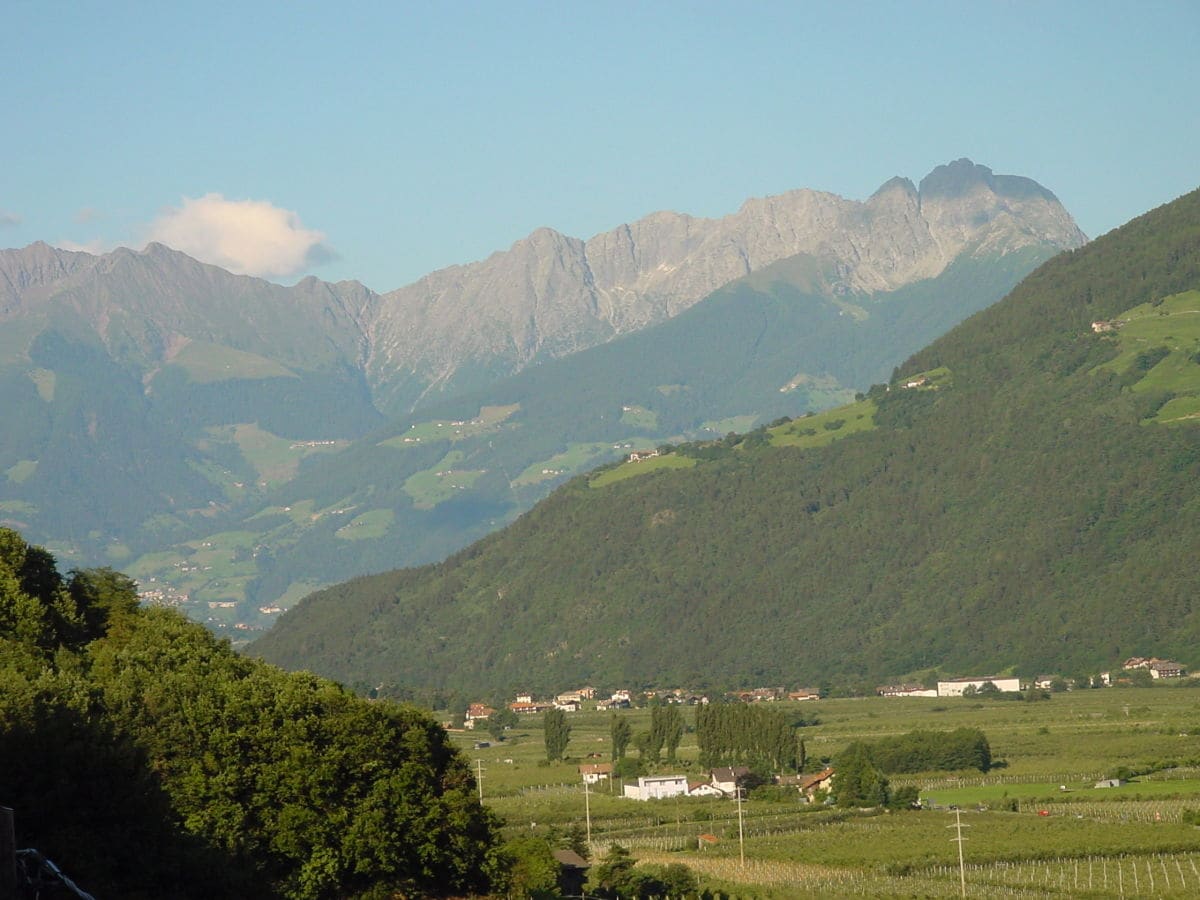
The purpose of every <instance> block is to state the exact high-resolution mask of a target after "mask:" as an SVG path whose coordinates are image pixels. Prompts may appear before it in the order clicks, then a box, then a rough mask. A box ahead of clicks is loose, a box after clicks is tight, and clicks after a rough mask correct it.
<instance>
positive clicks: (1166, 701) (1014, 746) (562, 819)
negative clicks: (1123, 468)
mask: <svg viewBox="0 0 1200 900" xmlns="http://www.w3.org/2000/svg"><path fill="white" fill-rule="evenodd" d="M782 708H785V709H789V710H794V711H795V713H796V714H797V716H803V717H804V718H805V719H810V720H811V719H812V718H813V717H814V716H815V717H817V718H819V719H820V722H819V724H817V725H813V726H809V727H806V728H804V729H802V731H801V734H802V735H803V737H804V740H805V744H806V746H807V750H808V756H809V760H810V764H809V766H808V768H809V769H815V768H818V767H819V766H820V765H821V764H822V763H823V761H824V760H825V759H833V760H834V762H835V764H836V756H837V754H838V752H839V751H840V750H841V749H842V748H843V747H845V746H846V745H847V744H848V743H849V742H850V741H852V740H856V739H868V740H870V739H873V738H877V737H880V736H883V735H888V734H902V733H905V732H908V731H913V730H916V729H930V730H949V729H953V728H957V727H960V726H969V727H973V728H980V729H982V730H983V731H984V733H985V734H986V735H987V736H988V739H989V741H990V744H991V748H992V754H993V757H994V758H995V759H996V760H998V761H1000V767H998V768H996V769H993V770H992V771H990V772H988V773H986V774H983V773H980V772H958V773H948V772H931V773H926V774H924V775H916V776H894V777H893V778H892V785H893V787H897V786H902V785H907V784H915V785H918V786H919V787H920V788H921V796H922V798H923V800H924V801H925V803H926V805H927V806H931V807H932V808H927V809H923V810H914V811H904V812H878V811H869V810H838V809H831V808H824V807H816V806H813V805H809V804H804V803H801V802H799V799H798V797H797V799H794V800H793V799H791V798H790V797H789V798H788V799H786V800H782V801H778V800H776V801H768V800H760V799H750V800H747V801H746V802H745V803H744V804H743V810H742V812H743V817H744V820H743V823H742V831H743V834H744V853H745V863H744V864H743V863H742V861H741V852H740V850H741V848H740V847H739V841H738V813H737V806H736V804H735V803H733V802H731V801H728V800H722V799H688V798H672V799H668V800H659V801H651V802H645V803H640V802H637V801H632V800H625V799H622V798H620V796H619V793H620V785H619V784H616V785H611V786H610V785H607V784H605V783H601V784H600V785H598V786H597V787H596V788H594V789H592V790H591V791H590V792H589V793H588V795H587V796H586V797H585V796H584V791H583V788H582V785H581V783H580V781H579V776H578V774H577V766H578V765H579V764H580V763H581V762H587V761H592V762H595V761H599V760H605V761H607V760H608V758H609V755H610V753H609V749H610V745H609V738H608V735H609V715H610V714H608V713H599V712H594V711H593V712H587V711H584V712H579V713H575V714H569V715H568V720H569V721H570V723H571V725H572V733H571V743H570V746H569V747H568V754H569V757H570V758H569V760H568V761H567V762H566V763H563V764H554V765H546V764H545V762H544V761H543V757H544V752H543V744H542V731H541V718H540V716H539V717H534V718H531V719H529V720H522V722H521V723H520V725H518V727H516V728H514V729H512V730H510V732H509V736H508V739H507V740H505V741H504V742H502V743H499V744H497V743H493V744H492V746H490V747H487V748H482V749H474V742H476V741H479V740H490V739H489V738H488V737H487V735H486V734H482V733H480V734H472V733H471V732H463V733H460V734H458V735H457V738H458V739H459V740H461V742H462V746H463V747H464V750H465V752H466V753H467V755H468V756H469V758H471V759H472V760H473V761H475V765H477V767H478V771H480V772H481V773H482V790H483V796H484V800H485V802H487V803H488V804H489V805H491V806H492V807H493V808H494V809H495V810H496V811H497V812H498V813H499V814H500V815H502V816H503V817H504V818H505V820H506V822H507V831H508V832H509V834H510V835H513V836H516V835H519V834H530V833H533V834H543V835H547V834H550V835H553V834H554V833H555V832H556V831H560V832H561V831H564V830H566V829H567V828H569V827H572V826H574V825H576V824H578V825H580V826H584V827H586V818H587V816H586V813H588V812H590V819H591V839H592V845H593V852H594V856H598V855H602V854H603V852H604V851H605V849H606V848H607V847H608V846H609V845H611V844H614V843H618V844H621V845H623V846H625V847H628V848H630V849H631V850H632V851H633V852H634V854H635V855H636V856H637V857H638V858H639V859H641V860H645V861H651V862H659V863H666V862H682V863H684V864H686V865H688V866H689V867H691V868H692V869H693V870H694V871H695V872H696V874H697V875H698V876H699V877H700V878H701V881H702V883H703V884H704V885H706V886H708V887H711V888H713V889H721V890H725V891H726V892H729V893H733V894H736V895H739V896H749V895H753V896H757V897H764V898H766V897H771V898H793V897H797V898H799V897H829V896H916V897H942V896H945V897H951V896H958V895H960V891H961V886H960V881H959V879H960V870H959V865H958V845H957V843H956V842H955V841H954V838H955V836H956V835H957V831H956V828H955V822H956V816H961V823H962V826H963V827H962V836H963V838H964V842H963V858H964V871H963V874H964V875H965V879H966V890H967V894H968V895H969V896H975V897H992V896H1014V897H1051V896H1053V897H1121V896H1127V897H1136V896H1154V897H1193V896H1198V895H1200V829H1198V828H1196V827H1195V826H1192V825H1190V824H1186V823H1185V814H1186V813H1188V812H1190V811H1193V810H1200V690H1197V689H1195V688H1191V687H1186V686H1167V687H1163V686H1156V687H1154V688H1107V689H1101V690H1081V691H1072V692H1067V693H1059V694H1054V695H1052V696H1051V699H1049V700H1045V701H1039V702H1022V701H1011V700H993V699H981V698H979V697H974V698H953V699H949V698H936V699H935V698H895V699H884V698H862V699H834V700H829V699H827V700H821V701H817V702H805V703H797V704H790V705H784V706H782ZM622 715H627V716H629V717H630V720H631V724H632V725H633V730H634V733H635V734H636V733H637V732H639V731H642V730H645V729H647V728H648V726H649V712H648V711H647V710H629V711H625V712H623V713H622ZM685 719H686V721H688V722H689V723H690V722H691V720H692V716H691V711H690V710H689V711H686V712H685ZM1193 732H1194V733H1195V734H1193ZM589 754H598V757H589ZM1119 767H1125V768H1126V769H1127V770H1130V771H1132V772H1134V773H1137V772H1146V773H1147V774H1141V775H1136V776H1135V777H1134V778H1132V779H1131V780H1129V781H1128V783H1126V784H1124V785H1122V786H1120V787H1115V788H1097V787H1095V784H1096V782H1098V781H1100V780H1101V779H1103V778H1106V777H1108V776H1110V775H1113V774H1115V773H1116V771H1117V769H1118V768H1119ZM656 771H659V772H686V773H688V774H689V775H690V776H693V777H697V778H700V777H704V775H705V774H706V773H704V772H703V771H702V770H701V769H700V767H699V766H698V764H697V763H696V746H695V743H694V738H693V736H692V735H691V734H690V733H689V734H687V735H685V737H684V741H683V744H682V746H681V748H680V761H679V763H678V764H677V765H675V766H667V765H665V764H662V765H660V766H658V767H657V769H656ZM952 806H954V807H958V808H959V809H958V810H952V809H951V808H950V807H952ZM1187 819H1188V820H1189V821H1190V819H1191V817H1190V816H1187ZM701 835H710V836H712V837H715V838H716V841H715V843H714V842H713V841H711V839H709V840H705V841H704V842H703V844H704V846H705V847H706V849H700V846H701V843H702V842H701V841H700V836H701Z"/></svg>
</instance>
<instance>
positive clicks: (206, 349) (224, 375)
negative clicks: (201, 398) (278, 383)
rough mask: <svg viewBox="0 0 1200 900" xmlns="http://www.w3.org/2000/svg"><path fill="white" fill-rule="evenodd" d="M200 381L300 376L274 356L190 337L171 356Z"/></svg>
mask: <svg viewBox="0 0 1200 900" xmlns="http://www.w3.org/2000/svg"><path fill="white" fill-rule="evenodd" d="M171 365H173V366H179V368H181V369H183V370H184V371H185V372H187V375H188V379H189V380H190V381H192V382H195V383H197V384H208V383H211V382H214V381H226V380H228V379H232V378H247V379H252V378H297V377H299V376H297V375H296V373H295V372H293V371H291V370H290V369H288V368H286V367H284V366H282V365H280V364H279V363H277V362H275V361H274V360H270V359H267V358H266V357H262V356H258V355H257V354H254V353H246V352H245V351H243V350H235V349H233V348H232V347H225V346H222V345H221V344H210V343H208V342H206V341H189V342H188V343H187V344H186V345H185V346H184V347H183V349H181V350H180V351H179V353H177V354H176V355H175V358H174V359H172V360H171Z"/></svg>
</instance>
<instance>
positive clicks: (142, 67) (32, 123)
mask: <svg viewBox="0 0 1200 900" xmlns="http://www.w3.org/2000/svg"><path fill="white" fill-rule="evenodd" d="M1197 47H1200V3H1196V2H1194V0H1187V2H1171V3H1137V4H1133V3H1120V4H1117V3H1104V2H1088V3H1076V2H1040V3H1033V2H1028V3H1027V2H969V3H966V2H964V3H940V2H871V3H853V2H848V3H815V2H812V3H809V2H791V3H771V2H761V3H755V4H742V3H730V2H724V3H707V2H696V3H677V2H658V3H648V2H643V3H625V2H593V3H562V2H546V3H521V2H510V3H486V4H476V3H420V4H417V3H378V4H375V3H354V2H347V3H345V4H332V3H327V2H326V3H282V2H281V3H259V2H254V0H244V2H239V3H211V2H210V3H193V2H182V0H179V2H170V3H150V2H143V3H122V2H109V3H104V4H99V3H87V2H79V3H56V2H45V0H41V2H27V0H15V2H14V0H9V2H7V3H6V4H5V12H4V27H3V29H2V30H0V103H2V104H3V109H4V110H5V121H6V123H7V126H6V129H5V135H4V136H3V138H2V139H0V246H5V247H14V246H23V245H25V244H27V243H30V242H32V241H35V240H45V241H48V242H50V243H53V244H57V245H62V246H74V247H83V248H90V249H96V250H101V249H107V248H111V247H113V246H116V245H120V244H124V245H128V246H134V247H140V246H142V245H144V243H145V241H146V240H148V239H150V238H158V239H160V240H164V241H165V242H166V243H174V244H175V245H177V246H180V247H181V249H185V250H187V251H188V252H191V253H192V254H193V255H197V256H201V257H202V258H203V257H207V258H208V261H214V262H220V263H222V264H225V265H227V266H228V267H230V268H235V269H239V268H240V270H241V271H247V272H253V273H256V274H265V275H267V276H269V277H272V278H274V279H276V280H279V281H283V282H285V283H290V282H292V281H295V280H296V279H297V278H298V277H300V276H302V275H304V274H308V273H311V274H315V275H317V276H318V277H321V278H325V279H329V280H338V279H342V278H358V279H359V280H361V281H363V282H364V283H366V284H368V285H369V286H371V287H373V288H375V289H376V290H389V289H392V288H396V287H399V286H401V285H403V284H407V283H409V282H411V281H413V280H415V279H416V278H418V277H420V276H421V275H423V274H424V273H426V272H428V271H432V270H433V269H436V268H440V267H443V266H446V265H450V264H454V263H462V262H469V261H472V260H475V259H480V258H483V257H485V256H487V255H488V254H489V253H492V252H494V251H496V250H500V249H504V248H506V247H508V246H509V245H510V244H512V242H514V241H516V240H518V239H520V238H522V237H524V236H525V235H526V234H528V233H529V232H530V231H532V230H533V229H535V228H537V227H540V226H550V227H552V228H556V229H558V230H560V231H563V232H565V233H567V234H571V235H574V236H577V237H584V238H586V237H590V236H591V235H593V234H596V233H598V232H601V231H605V230H607V229H609V228H612V227H614V226H616V225H618V224H620V223H622V222H627V221H632V220H634V219H637V218H640V217H641V216H643V215H646V214H647V213H650V212H653V211H655V210H659V209H674V210H678V211H680V212H687V213H691V214H693V215H699V216H719V215H724V214H727V213H730V212H733V211H734V210H736V209H737V208H738V206H740V204H741V203H742V201H743V200H745V199H746V198H748V197H752V196H762V195H765V194H772V193H780V192H782V191H786V190H790V189H792V188H798V187H812V188H817V189H821V190H828V191H832V192H834V193H838V194H841V195H843V196H847V197H852V198H856V199H864V198H866V197H867V196H869V195H870V194H871V192H872V191H874V190H875V188H877V187H878V186H879V185H880V184H882V183H883V182H884V181H886V180H887V179H888V178H890V177H891V176H893V175H906V176H908V177H910V178H912V179H913V180H914V181H916V180H919V179H920V178H921V177H922V176H923V175H925V174H926V173H927V172H928V171H929V170H930V169H932V168H933V167H934V166H935V165H938V164H940V163H944V162H948V161H950V160H952V159H956V158H958V157H962V156H968V157H970V158H971V159H973V160H975V161H976V162H978V163H983V164H984V165H988V166H990V167H992V168H993V169H994V170H995V171H996V172H1002V173H1008V174H1018V175H1026V176H1029V177H1032V178H1035V179H1036V180H1038V181H1039V182H1041V183H1042V184H1043V185H1045V186H1046V187H1048V188H1049V189H1050V190H1052V191H1054V192H1055V193H1056V194H1057V195H1058V196H1059V198H1060V199H1061V200H1062V201H1063V202H1064V204H1066V206H1067V208H1068V209H1069V210H1070V211H1071V212H1072V213H1073V214H1074V215H1075V217H1076V220H1077V221H1078V223H1079V225H1080V227H1081V228H1083V230H1084V231H1085V232H1086V233H1087V234H1088V235H1089V236H1095V235H1097V234H1100V233H1103V232H1105V231H1107V230H1109V229H1111V228H1114V227H1116V226H1117V225H1120V224H1121V223H1122V222H1124V221H1126V220H1128V219H1129V218H1131V217H1133V216H1135V215H1138V214H1139V213H1141V212H1144V211H1146V210H1147V209H1150V208H1152V207H1154V206H1157V205H1158V204H1161V203H1164V202H1166V201H1168V200H1171V199H1173V198H1174V197H1176V196H1178V195H1180V194H1182V193H1185V192H1187V191H1189V190H1192V189H1193V188H1195V187H1197V186H1198V185H1200V165H1197V163H1198V162H1200V98H1198V96H1197V88H1198V87H1200V71H1198V69H1200V63H1198V62H1197V58H1198V56H1200V54H1198V53H1197Z"/></svg>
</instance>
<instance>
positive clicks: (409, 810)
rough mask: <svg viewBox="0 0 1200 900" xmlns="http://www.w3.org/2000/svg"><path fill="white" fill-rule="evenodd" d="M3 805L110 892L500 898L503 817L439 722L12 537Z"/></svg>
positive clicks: (23, 837) (65, 862)
mask: <svg viewBox="0 0 1200 900" xmlns="http://www.w3.org/2000/svg"><path fill="white" fill-rule="evenodd" d="M0 803H3V804H4V805H7V806H12V807H14V808H15V810H16V820H17V826H18V842H19V843H20V845H21V846H34V847H37V848H38V849H40V850H41V851H42V852H43V853H45V854H46V855H47V856H49V857H50V858H51V859H53V860H55V862H57V863H58V864H59V865H60V866H61V867H62V868H63V869H64V871H67V872H68V873H69V874H70V875H71V876H72V877H73V878H74V879H75V880H76V881H78V882H79V883H80V884H82V885H84V886H85V887H87V888H88V889H89V890H90V891H91V892H93V893H95V894H97V895H98V896H99V895H109V896H121V897H161V896H168V895H169V896H179V897H192V896H194V897H211V896H239V895H240V896H270V895H279V896H285V897H297V898H301V897H303V898H321V897H347V896H359V895H364V896H365V895H368V894H371V893H372V892H376V893H377V892H379V891H384V892H403V893H405V894H409V895H422V894H443V893H463V892H468V891H482V890H486V889H488V887H489V886H490V883H491V878H492V876H494V875H496V874H498V869H497V866H498V863H499V860H498V858H496V857H495V855H494V846H495V828H496V819H495V818H494V816H493V815H492V814H491V813H489V812H488V811H487V810H486V809H484V808H483V807H482V806H481V805H480V804H479V802H478V799H477V797H476V794H475V783H474V780H473V779H472V777H471V774H470V770H469V767H468V766H467V765H466V763H465V761H464V760H463V758H462V757H461V755H460V754H459V753H458V752H457V751H456V750H455V748H454V747H453V746H452V744H451V743H450V742H449V741H448V739H447V736H446V733H445V732H444V731H443V730H442V728H441V727H440V726H439V725H437V724H436V723H435V722H434V721H433V720H432V719H431V718H430V717H429V716H428V715H427V714H425V713H423V712H421V711H419V710H416V709H413V708H409V707H401V706H394V705H387V704H373V703H368V702H366V701H362V700H359V699H357V698H355V697H354V696H353V695H351V694H350V693H348V692H346V691H344V690H343V689H342V688H340V687H338V686H337V685H335V684H332V683H330V682H327V681H324V680H322V679H319V678H316V677H314V676H311V675H307V674H288V673H285V672H282V671H280V670H279V669H276V668H274V667H271V666H267V665H265V664H262V663H259V662H256V661H252V660H247V659H244V658H241V657H238V656H236V655H235V654H234V653H233V652H232V651H231V650H230V649H229V647H228V645H227V644H226V643H224V642H222V641H218V640H216V639H215V638H213V637H212V636H211V635H210V634H209V633H208V632H207V631H205V629H204V628H203V627H201V626H199V625H195V624H192V623H189V622H187V621H185V620H184V619H182V618H181V617H179V616H178V615H176V614H173V613H170V612H168V611H165V610H160V609H155V610H147V611H142V610H139V609H138V608H137V600H136V594H135V593H134V590H133V585H132V583H131V582H129V580H128V579H126V578H124V577H123V576H120V575H118V574H117V573H114V572H111V571H108V570H101V571H95V572H73V573H71V574H70V575H69V576H68V578H66V579H63V578H62V577H61V576H59V574H58V573H57V571H56V569H55V567H54V561H53V559H52V557H50V555H49V554H47V553H45V552H44V551H42V550H40V549H39V548H36V547H30V546H28V545H26V544H25V543H24V541H23V540H22V539H21V538H20V536H19V535H17V534H16V533H15V532H12V531H9V530H6V529H0Z"/></svg>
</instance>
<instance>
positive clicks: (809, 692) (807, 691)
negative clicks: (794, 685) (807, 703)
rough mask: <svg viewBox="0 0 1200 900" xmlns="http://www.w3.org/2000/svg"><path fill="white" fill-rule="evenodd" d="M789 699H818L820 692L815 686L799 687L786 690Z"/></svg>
mask: <svg viewBox="0 0 1200 900" xmlns="http://www.w3.org/2000/svg"><path fill="white" fill-rule="evenodd" d="M788 699H789V700H820V699H821V692H820V691H819V690H817V689H816V688H801V689H800V690H798V691H788Z"/></svg>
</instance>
